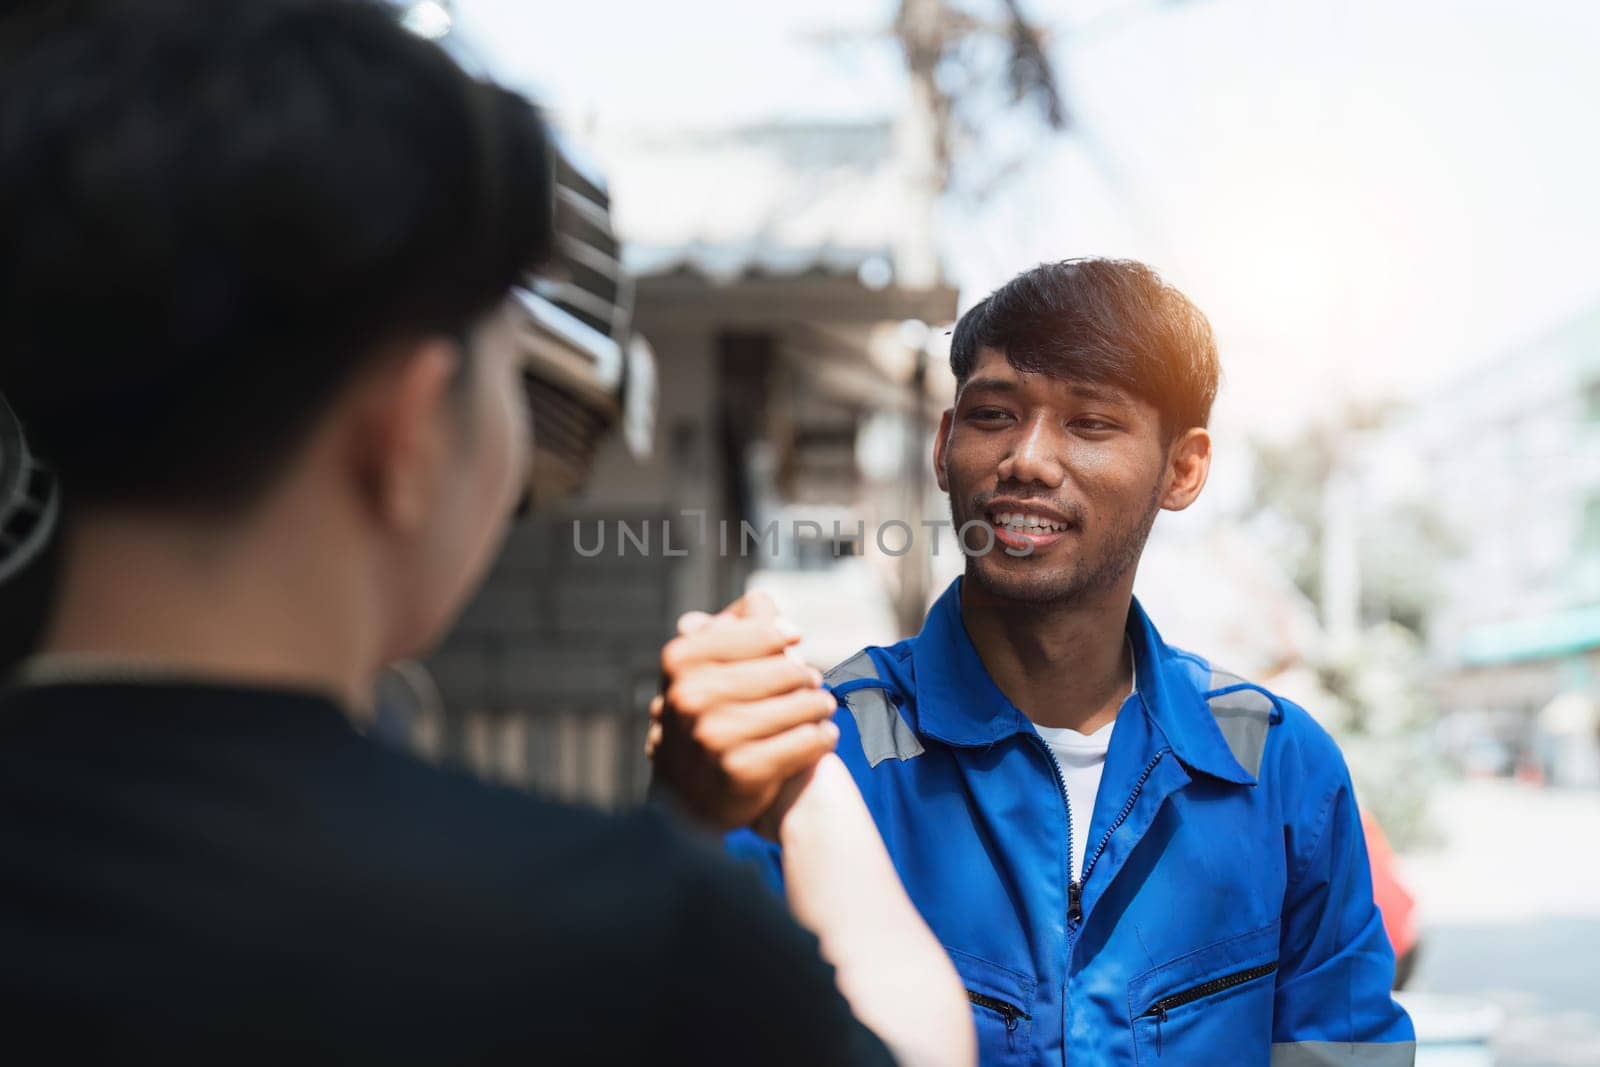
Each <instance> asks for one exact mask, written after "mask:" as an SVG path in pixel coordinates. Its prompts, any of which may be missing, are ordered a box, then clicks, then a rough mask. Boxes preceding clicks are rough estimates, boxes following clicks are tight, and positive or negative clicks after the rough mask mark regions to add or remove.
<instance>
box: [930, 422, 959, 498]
mask: <svg viewBox="0 0 1600 1067" xmlns="http://www.w3.org/2000/svg"><path fill="white" fill-rule="evenodd" d="M954 420H955V408H945V409H944V414H943V415H940V416H939V432H938V433H937V434H936V435H934V438H933V474H934V477H936V478H938V479H939V488H940V489H941V490H942V491H944V492H946V493H948V492H949V491H950V476H949V475H948V474H946V473H945V469H944V456H945V450H946V449H948V448H949V446H950V424H951V423H952V422H953V421H954Z"/></svg>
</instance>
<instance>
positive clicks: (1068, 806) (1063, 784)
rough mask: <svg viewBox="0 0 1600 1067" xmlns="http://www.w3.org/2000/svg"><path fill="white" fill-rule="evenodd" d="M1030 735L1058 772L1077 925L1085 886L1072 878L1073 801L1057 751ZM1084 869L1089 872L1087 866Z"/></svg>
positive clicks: (1070, 901)
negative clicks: (1068, 795)
mask: <svg viewBox="0 0 1600 1067" xmlns="http://www.w3.org/2000/svg"><path fill="white" fill-rule="evenodd" d="M1030 735H1031V736H1032V738H1033V743H1034V744H1035V745H1037V746H1038V747H1039V748H1040V749H1041V750H1043V752H1044V755H1045V759H1047V760H1049V761H1050V766H1051V768H1052V769H1054V770H1055V772H1056V792H1058V793H1060V794H1061V810H1062V811H1065V812H1066V813H1067V921H1068V922H1069V923H1076V922H1077V921H1078V920H1079V919H1082V918H1083V885H1082V884H1081V883H1080V882H1079V881H1078V879H1076V878H1074V877H1072V801H1071V800H1069V799H1068V798H1067V778H1066V775H1064V774H1062V773H1061V761H1060V760H1058V759H1056V754H1055V750H1054V749H1052V748H1051V747H1050V746H1049V744H1047V743H1046V742H1045V739H1044V738H1042V737H1040V736H1039V735H1038V734H1037V733H1031V731H1030ZM1084 869H1085V872H1087V870H1088V868H1087V866H1085V868H1084ZM1069 944H1070V942H1069Z"/></svg>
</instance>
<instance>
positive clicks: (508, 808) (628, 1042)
mask: <svg viewBox="0 0 1600 1067" xmlns="http://www.w3.org/2000/svg"><path fill="white" fill-rule="evenodd" d="M0 33H3V34H4V38H3V40H0V231H3V232H4V234H5V240H4V243H3V244H0V329H3V332H4V335H5V341H4V347H3V349H0V390H3V391H4V393H5V395H6V396H7V397H8V398H9V399H10V401H11V402H12V403H13V405H14V406H15V408H16V410H17V411H18V413H19V414H20V416H21V418H22V420H23V421H24V423H25V424H26V425H27V428H28V431H29V433H30V434H31V435H32V436H34V437H35V439H36V441H37V443H38V445H39V448H40V450H41V452H42V453H43V454H44V455H45V456H46V457H47V458H48V459H49V460H51V461H53V463H54V464H55V465H56V467H57V469H58V471H59V473H60V475H61V478H62V481H63V484H64V485H65V487H66V493H67V521H66V525H65V543H64V560H63V570H62V580H61V587H60V589H59V593H58V596H57V599H56V603H55V609H54V613H53V618H52V620H51V622H50V625H49V628H48V631H47V633H46V635H45V637H44V640H43V647H42V651H41V654H40V655H38V656H37V657H35V658H34V659H32V660H30V661H28V662H27V663H26V664H25V665H24V667H23V668H22V670H21V673H20V674H19V676H18V677H16V678H14V679H12V680H11V681H10V683H9V684H8V685H7V686H6V687H5V689H4V690H3V691H0V1003H3V1004H4V1015H5V1018H6V1020H7V1027H6V1039H7V1043H8V1044H9V1045H10V1046H11V1047H13V1048H25V1047H32V1048H38V1049H48V1050H49V1055H50V1056H51V1058H53V1059H62V1060H76V1059H79V1058H91V1057H92V1058H93V1059H95V1060H100V1061H107V1060H115V1061H125V1062H161V1063H170V1062H206V1063H236V1062H273V1063H282V1062H305V1061H308V1060H311V1061H329V1062H419V1061H420V1062H439V1063H456V1062H462V1063H468V1062H470V1063H488V1062H516V1063H541V1062H544V1063H550V1062H583V1063H629V1064H633V1063H647V1062H671V1063H697V1064H739V1065H745V1064H755V1063H764V1064H765V1063H786V1064H829V1065H833V1064H884V1063H889V1062H891V1058H890V1051H889V1050H891V1049H892V1050H893V1052H894V1053H895V1054H897V1056H898V1058H899V1059H900V1060H901V1061H902V1062H911V1063H927V1064H950V1065H952V1067H957V1065H961V1064H966V1063H970V1062H971V1058H972V1034H971V1029H970V1025H969V1023H968V1021H967V1020H966V1018H965V1016H964V1012H963V1010H962V998H961V991H960V986H959V984H958V983H957V982H956V979H955V975H954V973H953V971H951V970H950V969H949V967H948V964H947V962H946V961H945V959H944V957H943V955H942V953H941V952H940V951H939V948H938V945H937V943H936V942H935V941H934V940H933V939H932V937H931V935H930V934H929V933H928V931H927V928H926V927H925V926H924V925H923V924H922V922H921V920H920V919H919V918H918V917H917V915H916V913H915V911H914V910H913V909H912V907H911V905H910V903H909V901H908V900H907V899H906V897H905V894H904V892H903V890H902V889H901V888H900V886H899V883H898V882H897V881H896V879H895V876H894V872H893V870H892V868H891V866H890V863H889V860H888V857H887V855H886V853H885V852H884V850H883V846H882V843H881V841H880V840H879V839H878V837H877V834H876V832H875V830H874V829H873V826H872V823H871V821H870V819H869V818H868V815H867V812H866V810H865V807H864V806H863V805H862V803H861V799H860V796H859V794H858V793H857V792H856V790H855V788H854V786H853V784H852V782H851V780H850V778H849V776H848V774H847V773H845V772H844V769H843V767H842V765H839V764H838V763H837V762H836V761H831V760H825V761H823V762H821V763H820V764H819V762H818V760H819V756H821V754H822V753H824V752H825V751H827V750H828V749H829V748H831V746H832V744H833V742H834V740H835V738H836V731H835V729H834V728H833V727H832V726H831V725H830V724H829V723H828V722H827V721H826V720H827V718H828V716H829V714H830V713H831V711H832V710H833V702H832V700H831V698H829V697H827V696H826V694H823V693H822V692H821V691H820V690H819V689H818V688H817V684H818V681H819V679H817V678H816V677H814V676H813V674H814V672H811V671H810V670H809V669H808V668H805V667H803V666H801V665H798V664H796V663H795V662H793V661H792V660H790V659H789V658H787V657H786V656H785V655H784V654H783V653H784V649H785V648H786V647H787V646H788V645H789V644H791V643H792V641H793V638H792V637H791V636H789V635H787V634H785V633H784V632H783V630H782V629H781V627H779V626H778V624H777V621H776V620H775V619H774V618H773V617H772V614H771V612H770V610H769V609H768V606H767V605H763V604H761V603H759V602H752V603H746V604H742V605H739V606H737V607H736V609H735V610H734V611H733V612H732V613H731V614H732V615H733V616H737V618H736V619H735V621H732V622H725V623H723V624H720V625H719V626H717V627H715V628H707V630H706V632H705V633H703V634H701V635H699V636H698V637H696V636H695V635H692V634H691V635H687V636H686V637H685V638H684V639H683V641H682V642H681V643H679V644H678V645H677V646H675V648H676V651H675V657H674V659H673V662H672V671H673V675H672V676H673V681H674V683H675V684H678V685H680V686H687V687H689V688H690V689H691V690H695V689H698V690H701V691H712V690H714V689H716V688H717V687H719V686H725V685H727V684H729V683H730V680H731V684H733V685H735V686H736V687H737V688H738V690H739V691H740V692H742V693H744V694H747V695H753V696H758V697H759V696H764V695H767V694H775V695H780V696H782V697H783V699H785V700H787V701H788V705H787V706H788V707H789V709H790V711H791V712H792V713H793V716H792V722H793V725H794V727H795V729H794V731H793V732H791V734H790V735H789V736H788V739H787V740H786V741H785V742H784V743H783V744H782V745H779V746H773V747H771V748H769V749H768V750H765V751H756V752H752V753H751V754H750V755H749V756H748V758H747V767H746V769H747V772H748V773H750V774H752V775H759V776H760V777H762V778H763V779H766V778H771V779H773V780H777V781H784V782H787V783H788V785H787V787H786V788H785V790H784V792H783V795H782V796H781V797H779V798H776V803H775V804H773V805H771V806H770V807H769V808H768V809H767V810H766V811H765V815H766V819H767V822H766V823H765V825H766V828H767V829H768V831H769V832H770V833H773V834H774V835H776V836H777V838H778V839H779V840H781V841H782V842H783V843H784V846H785V849H786V863H787V864H788V866H787V867H786V874H787V876H788V879H789V882H790V886H791V892H790V900H791V903H792V905H793V908H794V910H795V911H796V913H797V914H798V915H799V916H800V917H801V918H802V919H803V920H804V921H805V922H807V923H808V924H810V926H811V928H812V929H813V930H814V931H815V933H816V934H817V935H818V936H819V937H820V938H821V941H822V944H823V947H824V949H825V950H826V952H827V955H828V958H829V959H830V960H831V961H832V963H833V965H834V967H836V968H837V981H838V985H839V987H842V989H843V990H844V991H845V993H846V994H847V995H848V997H849V1001H848V1003H847V1001H846V999H845V998H844V997H842V996H841V995H840V992H839V989H838V988H836V987H835V973H834V968H833V967H830V966H829V965H828V964H827V963H825V962H824V961H823V959H822V958H821V957H820V956H819V953H818V940H817V938H816V937H813V936H811V935H810V934H807V933H805V932H803V931H802V930H801V929H800V928H799V927H798V926H796V925H795V924H794V923H793V922H792V921H791V920H790V919H789V917H788V916H786V915H785V914H784V913H783V910H782V909H781V907H779V906H778V905H776V904H775V903H774V902H773V901H771V900H770V898H769V897H768V896H767V895H766V894H765V893H764V892H763V891H761V889H760V887H759V884H758V883H756V882H755V881H754V880H753V879H749V878H748V877H746V876H744V875H743V874H742V872H738V871H737V870H736V869H734V868H733V867H732V866H731V865H730V864H728V863H727V861H726V860H724V859H723V858H721V857H720V856H717V855H716V854H715V852H714V851H713V850H708V849H705V848H703V847H701V846H699V845H698V844H696V843H692V842H690V841H689V840H688V839H686V838H684V837H682V836H680V835H679V834H677V833H676V832H674V831H673V830H672V829H671V828H670V827H669V826H668V825H667V824H666V823H664V822H662V821H660V820H659V819H658V818H656V817H653V816H644V815H641V816H631V817H626V818H617V819H613V818H607V817H603V816H600V815H598V814H592V813H582V812H579V811H574V810H567V809H564V808H560V807H558V806H555V805H551V804H545V803H541V802H538V801H535V800H533V799H531V798H529V797H526V796H523V795H520V794H515V793H512V792H509V791H505V790H499V789H491V788H487V787H484V786H482V785H479V784H477V783H475V782H473V781H470V780H468V779H466V778H464V777H458V776H456V775H454V774H450V773H446V772H442V771H438V770H435V769H432V768H429V767H427V766H424V765H422V764H420V763H417V762H415V761H413V760H411V759H409V758H407V757H404V756H401V755H398V754H395V753H393V752H390V751H388V750H386V749H384V748H382V747H380V746H378V745H375V744H373V743H370V742H369V741H367V740H366V739H365V738H363V737H362V736H361V732H360V726H361V721H362V712H363V709H364V708H365V706H366V704H367V701H368V699H369V694H370V693H371V692H372V688H373V681H374V677H375V675H376V674H377V672H378V671H379V670H380V668H381V667H382V665H383V664H384V663H386V662H388V661H390V660H392V659H394V658H397V657H400V656H404V655H408V654H412V653H415V652H417V651H418V650H420V649H422V648H423V647H425V646H427V645H428V644H429V643H430V642H431V641H433V640H434V639H435V638H436V637H437V635H438V634H439V633H440V631H441V630H442V629H443V628H444V627H445V626H446V625H447V624H448V622H449V621H450V619H451V618H452V616H453V615H454V613H455V612H456V610H457V609H458V607H459V606H460V604H461V603H462V601H463V599H464V598H465V597H466V596H467V595H468V593H469V592H470V590H471V589H472V587H473V586H474V585H475V584H476V582H477V581H478V580H479V578H480V577H481V575H482V573H483V571H484V569H485V566H486V564H487V563H488V561H489V559H490V557H491V555H492V554H493V552H494V550H495V546H496V544H497V542H498V540H499V537H500V534H501V532H502V530H503V527H504V526H505V524H506V522H507V519H508V516H509V514H510V511H511V508H512V505H513V503H514V500H515V497H516V495H517V492H518V488H519V485H520V483H521V481H522V474H523V466H524V463H525V450H526V440H525V427H524V424H523V420H524V414H523V409H522V406H521V390H520V388H519V381H518V366H517V360H516V350H515V346H514V342H513V337H512V330H511V325H510V321H511V320H510V318H509V317H508V316H507V315H506V313H505V300H506V297H507V294H508V291H509V290H510V288H511V287H512V286H513V284H515V283H516V282H517V281H518V280H519V279H520V278H521V276H522V275H523V273H524V271H525V270H526V269H528V268H529V267H531V266H533V265H534V264H536V263H537V262H538V261H539V259H540V257H541V256H542V255H543V254H544V252H545V250H546V246H547V245H548V243H549V241H550V213H551V185H550V181H551V179H550V169H549V160H548V159H547V158H546V143H545V138H544V132H543V128H542V125H541V123H540V121H539V119H538V117H537V115H536V114H535V113H534V111H533V110H532V109H531V108H530V107H529V106H528V105H527V103H526V102H525V101H523V100H522V99H521V98H519V97H517V96H515V95H513V94H511V93H508V92H505V91H504V90H501V89H498V88H496V87H494V86H492V85H488V84H485V83H480V82H477V81H474V80H472V79H469V78H468V77H466V76H465V75H464V74H463V73H462V72H461V71H460V70H459V69H458V68H457V67H456V66H455V65H454V64H453V63H451V62H450V60H449V59H448V58H447V57H446V56H445V55H444V54H443V53H442V52H440V51H439V50H438V49H437V48H436V47H434V46H433V45H431V44H428V43H425V42H423V41H421V40H419V39H416V38H413V37H411V36H410V35H408V34H406V33H404V32H403V31H402V30H400V29H399V28H398V27H397V26H396V25H394V24H393V22H392V20H391V16H390V14H389V13H388V11H387V10H385V9H384V8H382V7H380V6H378V5H374V4H367V3H360V2H354V0H252V2H251V3H246V4H220V3H215V2H213V0H139V2H132V0H126V2H114V0H105V2H92V0H84V2H64V3H56V4H39V5H33V6H32V7H30V8H28V9H26V10H25V11H24V12H23V13H22V14H13V15H12V16H9V18H8V21H5V22H0ZM728 658H731V659H736V660H739V661H740V662H738V663H736V664H733V665H727V664H725V663H724V662H723V660H724V659H728ZM790 853H792V856H791V855H790ZM846 904H848V905H849V906H848V907H847V906H845V905H846ZM858 945H867V946H877V947H878V948H879V949H880V950H881V951H879V952H877V953H875V954H873V953H863V952H861V951H860V950H859V949H858V948H857V946H858ZM851 1008H854V1011H855V1015H857V1016H859V1017H860V1018H861V1019H862V1020H865V1021H866V1022H867V1023H870V1025H871V1026H872V1028H873V1029H875V1030H876V1036H875V1035H874V1033H873V1032H872V1031H871V1030H869V1029H868V1028H867V1027H866V1026H864V1025H862V1023H861V1022H858V1021H857V1019H856V1018H855V1017H853V1016H852V1012H851ZM880 1038H881V1040H880ZM885 1044H887V1046H888V1049H886V1048H885Z"/></svg>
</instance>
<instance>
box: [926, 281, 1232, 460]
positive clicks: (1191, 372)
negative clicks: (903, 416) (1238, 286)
mask: <svg viewBox="0 0 1600 1067" xmlns="http://www.w3.org/2000/svg"><path fill="white" fill-rule="evenodd" d="M981 348H993V349H997V350H998V351H1000V352H1002V353H1004V354H1005V357H1006V360H1007V362H1009V363H1010V364H1011V365H1012V366H1013V367H1015V368H1016V369H1017V370H1019V371H1023V372H1028V373H1040V374H1047V375H1051V376H1053V377H1058V378H1064V379H1069V380H1072V381H1081V382H1086V383H1095V384H1101V385H1114V386H1118V387H1120V388H1122V389H1125V390H1127V391H1128V392H1129V393H1132V394H1133V395H1134V396H1137V397H1139V398H1141V399H1143V400H1145V401H1147V402H1149V403H1150V404H1152V405H1154V406H1155V408H1156V409H1157V410H1158V411H1160V412H1161V423H1162V428H1163V432H1164V434H1165V435H1166V437H1167V438H1168V439H1169V440H1170V439H1171V438H1172V437H1174V436H1176V435H1177V434H1178V433H1180V432H1182V431H1183V430H1186V429H1188V428H1190V427H1194V426H1204V425H1206V422H1207V420H1208V419H1209V418H1210V417H1211V402H1212V401H1213V400H1214V399H1216V395H1217V378H1218V374H1219V369H1218V363H1217V343H1216V340H1215V339H1214V338H1213V337H1212V334H1211V324H1210V323H1208V322H1207V321H1206V317H1205V315H1203V314H1201V312H1200V309H1199V308H1197V307H1195V306H1194V305H1193V304H1191V303H1190V302H1189V300H1188V298H1187V297H1185V296H1184V295H1183V294H1182V293H1180V292H1178V290H1176V289H1174V288H1173V287H1172V286H1170V285H1168V284H1166V283H1165V282H1163V281H1162V280H1161V278H1160V277H1159V276H1158V275H1157V274H1156V272H1155V271H1153V270H1151V269H1150V268H1149V267H1147V266H1145V265H1144V264H1143V263H1136V262H1134V261H1132V260H1127V259H1069V260H1064V261H1063V262H1060V263H1042V264H1040V265H1039V266H1037V267H1034V268H1033V269H1032V270H1028V271H1024V272H1023V273H1022V274H1019V275H1017V276H1016V277H1015V278H1013V279H1011V280H1010V281H1009V282H1007V283H1006V284H1004V285H1002V286H1001V287H1000V288H998V289H996V290H995V291H994V292H992V293H990V294H989V295H988V296H987V297H985V298H984V299H983V300H981V301H979V302H978V303H977V304H976V305H974V306H973V307H972V308H971V309H970V310H968V311H967V313H966V314H965V315H963V316H961V319H960V321H959V322H957V323H956V328H955V334H954V336H953V337H952V338H951V343H950V369H951V371H953V372H954V373H955V376H956V381H957V382H965V381H966V380H967V378H968V376H970V375H971V373H972V368H973V366H974V365H975V364H976V362H977V357H978V350H979V349H981Z"/></svg>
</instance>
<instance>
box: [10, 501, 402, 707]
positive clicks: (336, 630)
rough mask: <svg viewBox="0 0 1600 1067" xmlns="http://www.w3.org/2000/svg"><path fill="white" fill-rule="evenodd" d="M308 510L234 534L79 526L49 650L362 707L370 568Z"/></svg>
mask: <svg viewBox="0 0 1600 1067" xmlns="http://www.w3.org/2000/svg"><path fill="white" fill-rule="evenodd" d="M297 518H300V517H297V516H294V515H279V516H277V517H268V518H267V519H266V520H265V521H264V522H261V523H259V524H258V523H255V522H252V523H250V524H248V526H246V525H245V524H240V525H239V526H237V527H235V528H232V529H228V530H226V531H221V530H219V529H218V528H217V526H216V524H214V523H208V522H202V521H198V520H182V521H180V520H174V519H165V518H149V517H142V516H97V517H93V518H89V519H86V520H85V521H83V522H81V523H75V524H73V526H72V528H71V529H70V530H69V533H68V539H67V542H66V544H65V546H64V547H65V549H66V551H65V552H64V554H63V558H64V567H63V575H62V581H61V584H60V589H59V592H58V595H57V598H56V602H55V608H54V612H53V616H52V619H51V624H50V627H49V629H48V631H47V633H46V635H45V638H44V641H43V643H42V645H41V647H40V650H39V652H40V655H41V657H45V658H49V659H54V660H56V661H57V662H62V661H70V662H72V663H74V664H78V665H80V666H81V668H82V669H83V670H84V671H85V672H86V673H87V674H89V675H92V674H93V672H94V670H95V669H97V668H96V665H102V666H103V668H104V669H106V670H109V671H112V672H117V671H126V672H127V673H128V675H129V676H136V675H162V676H167V677H185V678H191V679H195V680H202V681H214V682H219V683H231V684H243V685H260V686H272V687H287V688H295V689H305V690H310V691H314V692H321V693H324V694H326V695H328V696H330V697H332V698H333V699H334V700H336V701H338V702H339V703H341V704H342V705H343V706H345V707H346V708H347V709H350V710H351V711H352V712H355V711H358V710H359V709H360V708H362V707H363V706H364V705H365V704H366V703H367V701H368V700H369V699H370V690H371V679H370V677H369V674H370V667H368V666H367V665H368V664H369V663H371V662H372V660H373V657H374V653H373V647H374V645H375V644H376V641H375V636H376V635H375V634H374V633H373V632H372V628H371V627H370V626H364V625H362V621H361V617H360V605H361V597H360V589H359V587H358V585H357V584H356V583H358V582H359V581H360V579H359V577H358V576H357V575H356V574H355V573H354V572H355V571H356V570H357V568H358V566H359V564H358V563H357V562H356V561H351V562H350V564H345V565H341V562H340V561H338V560H336V559H330V558H329V553H328V552H327V551H326V548H327V542H326V541H322V537H324V536H326V535H328V534H329V533H330V532H331V531H328V530H320V531H319V530H317V529H315V528H311V527H310V524H309V522H307V523H303V524H297V522H296V519H297ZM304 518H307V519H308V520H309V516H304ZM313 521H314V520H313ZM297 526H298V528H297ZM332 540H334V543H337V539H336V538H333V539H332ZM319 541H322V543H321V544H319Z"/></svg>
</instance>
